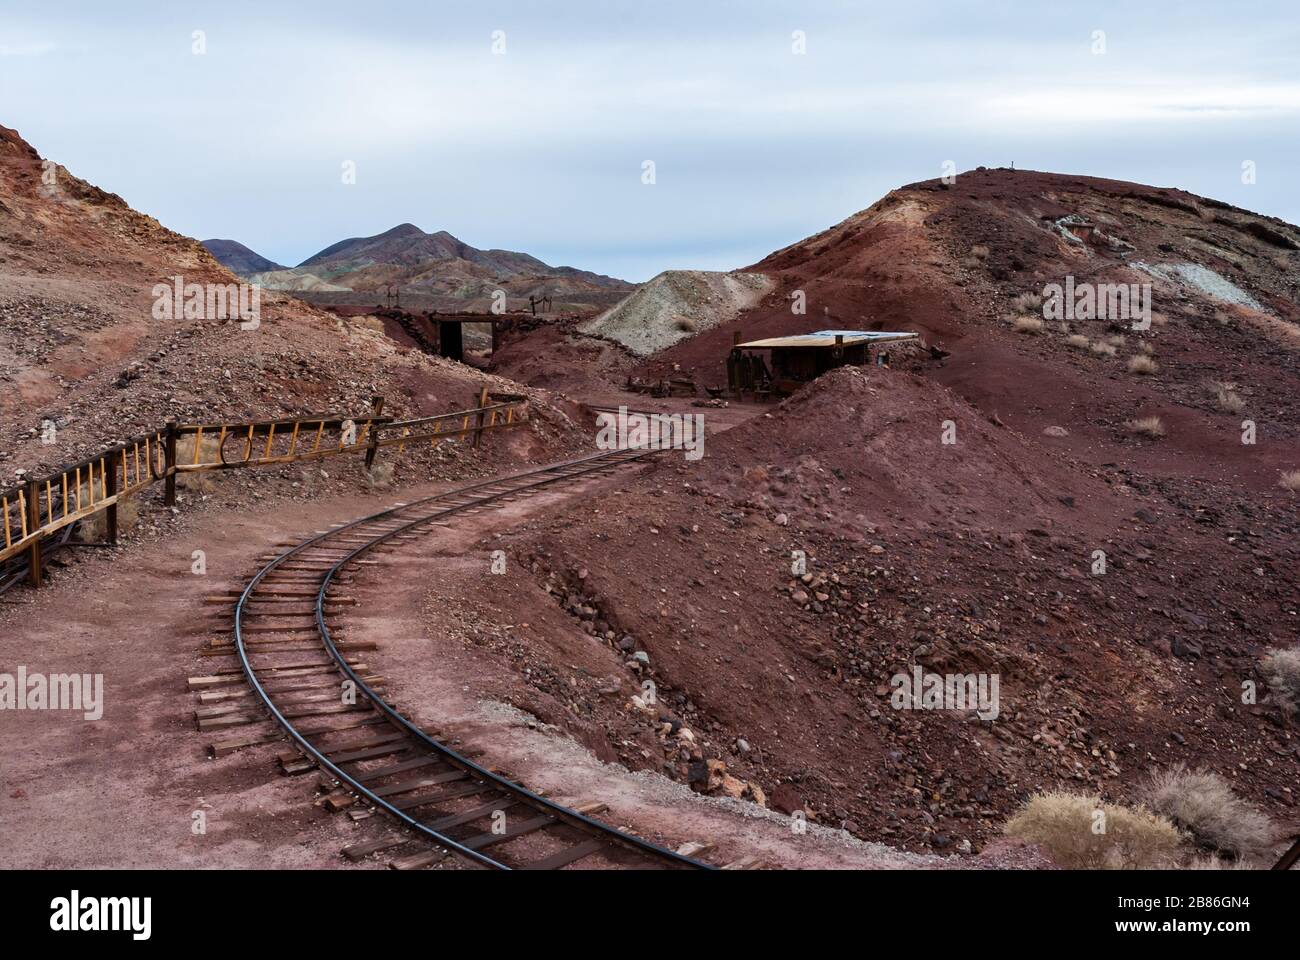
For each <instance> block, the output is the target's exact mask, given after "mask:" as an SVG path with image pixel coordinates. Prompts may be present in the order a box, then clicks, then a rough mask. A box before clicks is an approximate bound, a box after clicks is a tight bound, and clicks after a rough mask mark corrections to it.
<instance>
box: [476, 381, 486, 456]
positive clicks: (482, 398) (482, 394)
mask: <svg viewBox="0 0 1300 960" xmlns="http://www.w3.org/2000/svg"><path fill="white" fill-rule="evenodd" d="M487 401H488V388H487V384H484V385H483V389H482V390H480V391H479V395H478V405H479V414H478V424H477V426H476V428H475V430H474V448H475V449H478V445H479V442H480V441H481V440H482V439H483V408H484V407H486V406H487Z"/></svg>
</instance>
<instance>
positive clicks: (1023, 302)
mask: <svg viewBox="0 0 1300 960" xmlns="http://www.w3.org/2000/svg"><path fill="white" fill-rule="evenodd" d="M1042 305H1043V297H1042V294H1038V293H1022V294H1020V295H1019V296H1018V297H1016V298H1015V299H1014V300H1012V301H1011V309H1012V310H1014V311H1015V312H1016V313H1035V312H1037V311H1038V309H1039V308H1040V307H1042Z"/></svg>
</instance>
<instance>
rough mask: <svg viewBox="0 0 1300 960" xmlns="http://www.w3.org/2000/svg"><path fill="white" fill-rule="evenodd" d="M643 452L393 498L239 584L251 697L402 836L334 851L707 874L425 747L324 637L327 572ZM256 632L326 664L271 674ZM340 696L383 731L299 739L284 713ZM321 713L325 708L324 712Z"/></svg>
mask: <svg viewBox="0 0 1300 960" xmlns="http://www.w3.org/2000/svg"><path fill="white" fill-rule="evenodd" d="M646 455H647V453H646V452H645V451H639V450H618V451H612V452H608V453H601V454H597V455H594V456H588V457H583V458H579V459H576V460H569V461H565V462H562V463H555V464H551V465H550V466H547V467H542V468H540V469H537V470H531V471H527V472H525V473H520V474H515V475H513V476H509V477H504V478H501V479H497V480H489V481H484V482H482V483H476V484H472V485H469V486H465V487H460V488H458V489H456V490H452V491H449V492H447V493H443V494H439V495H437V496H432V497H426V498H423V499H421V500H417V501H414V502H411V503H407V504H401V505H398V506H395V507H393V508H391V509H388V510H383V511H380V512H378V513H375V514H371V515H370V516H367V517H362V518H361V519H358V520H354V521H352V522H350V523H346V524H343V525H341V526H338V527H335V528H333V529H331V530H329V531H326V532H324V533H321V534H318V535H317V536H314V537H311V538H310V539H307V540H304V541H302V542H301V543H298V544H296V545H293V546H291V547H290V548H288V549H286V550H285V551H284V552H282V553H281V554H279V555H278V556H276V557H275V558H274V559H272V560H270V562H268V563H267V564H266V565H265V566H263V567H262V568H261V569H260V570H259V571H258V572H257V574H256V575H255V576H254V577H253V578H252V580H250V581H249V582H248V584H247V586H246V587H244V589H243V592H242V594H241V595H240V596H239V599H238V601H237V602H236V605H235V611H234V642H235V652H236V653H237V655H238V657H239V661H240V663H241V664H242V666H243V671H244V674H245V676H246V678H247V680H248V683H249V684H250V686H251V687H252V690H253V693H254V694H255V695H256V697H258V698H259V699H260V700H261V703H262V704H263V705H264V706H265V708H266V709H267V710H268V711H269V712H270V714H271V716H272V717H273V718H274V719H275V720H276V722H277V723H278V724H279V725H280V726H281V727H282V728H283V729H284V731H285V732H286V733H287V734H288V735H289V737H290V738H291V739H292V740H293V741H294V743H295V744H296V746H297V747H298V749H299V750H300V751H301V752H302V753H303V754H304V755H305V757H306V758H307V760H306V761H305V762H306V763H308V764H310V763H311V762H314V763H315V764H316V765H317V766H319V768H320V769H321V770H323V771H326V772H327V774H328V776H329V777H332V778H333V779H335V780H337V781H338V783H339V784H340V785H341V786H342V788H343V789H344V790H346V791H348V792H349V793H351V794H352V796H354V797H356V798H358V799H360V800H361V801H362V802H363V803H367V804H370V805H373V806H374V807H375V808H377V809H380V810H383V811H384V812H386V813H387V814H389V815H390V816H392V817H393V818H394V819H396V820H397V821H398V822H399V823H400V824H402V825H403V826H405V827H406V828H408V833H407V835H406V836H404V837H402V838H392V839H388V840H380V841H375V842H371V843H364V844H358V845H356V846H355V847H352V848H349V850H348V851H345V853H347V854H348V855H349V856H350V857H352V858H353V859H360V858H361V857H363V856H366V855H369V854H371V853H375V852H378V851H380V850H384V849H392V848H394V847H396V846H398V845H401V844H404V843H409V842H411V840H412V839H415V840H417V841H418V840H423V841H427V844H426V847H427V849H426V850H424V851H422V852H417V853H415V854H413V855H409V856H406V857H404V858H403V859H402V861H400V862H401V864H403V865H405V866H409V867H419V866H424V865H427V864H431V863H435V862H437V861H438V860H440V859H442V857H443V856H444V853H443V852H442V851H450V852H451V853H453V854H457V855H459V856H461V857H463V858H466V859H467V860H470V861H472V862H474V863H476V864H479V865H481V866H484V867H489V868H493V869H501V870H510V869H559V868H561V867H565V866H568V865H569V864H574V863H578V862H580V861H581V862H582V863H583V865H584V866H589V865H597V864H599V865H600V866H603V867H606V868H610V867H614V868H618V867H622V868H681V869H710V867H709V866H708V865H707V864H704V863H701V862H699V861H697V860H693V859H691V858H690V857H687V856H683V855H681V854H678V853H674V852H673V851H671V850H668V849H665V848H663V847H659V846H656V845H655V844H653V843H649V842H647V841H645V840H642V839H640V838H638V837H635V836H631V835H629V834H625V833H622V832H620V831H619V830H616V829H614V828H613V827H611V826H609V825H607V824H605V823H602V822H600V821H599V820H596V819H593V817H592V816H591V814H594V813H595V812H598V811H599V810H601V809H603V807H601V806H600V805H588V806H586V807H583V808H579V809H571V808H568V807H564V806H561V805H559V804H557V803H554V802H552V801H551V800H548V799H546V798H545V797H542V796H540V795H538V794H536V793H533V792H532V791H530V790H528V789H526V788H524V787H522V786H520V785H519V784H516V783H513V782H511V781H510V780H509V779H507V778H506V777H504V776H502V775H500V774H499V773H497V772H495V771H493V770H490V769H488V768H487V767H484V766H481V765H479V764H477V763H475V762H474V761H473V760H471V759H470V758H469V757H468V756H466V755H464V754H462V753H458V752H456V751H455V750H453V749H452V748H451V747H449V746H447V745H446V744H444V743H441V742H439V741H438V740H436V739H434V737H431V736H430V735H429V734H427V733H425V732H424V731H423V730H421V729H420V728H419V727H417V726H416V725H415V724H414V723H412V722H411V721H409V720H407V719H406V718H405V717H404V716H403V715H402V714H401V713H399V712H398V711H397V710H396V709H394V708H393V707H392V706H391V705H390V704H388V703H387V702H386V701H385V700H384V698H383V695H382V678H377V677H374V676H373V675H371V674H369V673H368V668H366V667H364V666H362V665H359V664H357V663H356V661H355V659H353V658H350V657H349V656H348V655H347V653H346V652H345V651H344V650H341V649H340V646H339V643H337V642H336V641H335V639H334V637H333V636H332V634H331V629H330V620H331V619H332V618H333V617H334V616H335V611H337V610H338V609H339V606H338V603H339V599H338V595H337V594H334V593H332V591H333V590H335V589H337V587H338V583H339V580H340V576H341V575H342V576H347V575H348V574H349V572H351V571H352V570H354V569H357V567H358V564H359V563H360V562H362V561H363V558H364V557H365V556H366V554H367V553H369V552H371V551H372V550H374V549H375V548H376V547H379V546H381V545H384V544H391V543H392V542H393V541H395V540H397V539H399V538H401V539H407V538H409V537H410V536H411V535H413V534H416V533H419V532H421V528H424V527H426V526H427V525H430V524H433V523H436V522H438V521H444V520H446V519H449V518H451V517H454V516H456V515H458V514H462V513H467V512H470V511H476V510H481V509H485V508H491V507H496V506H500V505H502V504H504V503H507V502H509V501H511V500H515V499H518V498H520V497H524V496H528V495H530V494H533V493H537V492H539V491H542V490H545V489H548V488H551V487H554V486H558V485H562V484H566V483H573V482H576V481H579V480H585V479H588V478H591V477H593V476H595V475H597V474H599V473H601V472H603V471H607V470H611V469H614V468H617V467H619V466H621V465H623V464H626V463H629V462H631V461H634V460H637V459H640V458H641V457H644V456H646ZM369 562H370V563H374V562H375V561H373V560H371V561H369ZM313 591H314V596H312V594H313ZM294 598H304V599H294ZM306 603H310V605H311V607H312V610H311V611H310V612H307V611H304V612H286V610H285V607H286V606H291V605H295V604H297V605H300V606H301V605H305V604H306ZM306 621H310V623H308V622H306ZM260 631H266V632H268V633H278V634H279V635H280V636H288V635H290V634H295V633H314V634H315V636H316V637H317V638H318V639H319V641H320V643H321V644H322V645H323V648H324V650H325V652H326V653H328V655H329V658H330V663H329V664H328V665H326V666H323V667H318V668H311V669H310V671H308V672H300V671H298V670H285V669H283V668H280V667H277V666H276V665H275V664H273V663H271V662H270V661H271V659H272V658H273V657H274V655H275V654H274V650H275V646H276V644H275V641H266V642H263V641H256V640H254V639H253V637H255V636H257V635H258V634H259V632H260ZM345 646H346V644H345ZM297 649H301V648H300V647H299V648H297ZM322 671H324V672H322ZM372 684H373V686H372ZM376 687H378V688H379V689H376ZM340 690H348V691H351V692H353V693H354V695H355V704H354V705H352V706H350V707H347V708H346V709H348V710H350V711H352V712H357V713H365V712H367V711H368V712H372V713H373V714H374V716H373V717H367V718H365V719H362V720H361V721H360V724H361V725H371V724H373V726H371V729H372V730H373V729H385V730H386V731H391V734H390V733H388V732H385V733H382V734H379V735H378V736H373V737H370V738H369V739H367V740H366V741H365V742H364V745H359V744H358V743H356V742H354V743H352V744H344V745H333V746H331V745H327V743H326V742H325V741H326V740H328V739H330V738H329V736H328V733H329V732H331V731H328V730H320V729H318V728H313V730H312V731H310V732H308V731H307V730H306V729H305V726H306V725H305V724H301V723H295V717H300V716H303V715H304V714H307V715H310V714H316V713H320V712H322V711H321V710H320V709H319V706H320V704H321V703H322V702H323V701H324V700H327V699H336V700H337V701H341V700H342V697H341V696H340ZM312 704H316V705H317V707H316V709H313V708H312ZM304 705H306V709H303V708H304ZM330 709H332V708H330V707H329V706H328V705H327V706H326V711H329V710H330ZM350 719H353V720H355V719H356V718H350ZM352 725H353V726H356V725H358V724H356V723H354V724H352ZM333 732H337V731H333ZM429 845H432V846H429Z"/></svg>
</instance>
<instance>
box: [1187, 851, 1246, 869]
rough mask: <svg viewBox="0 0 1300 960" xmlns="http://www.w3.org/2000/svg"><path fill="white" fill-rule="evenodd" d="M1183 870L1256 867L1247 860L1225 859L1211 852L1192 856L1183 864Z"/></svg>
mask: <svg viewBox="0 0 1300 960" xmlns="http://www.w3.org/2000/svg"><path fill="white" fill-rule="evenodd" d="M1183 869H1184V870H1255V869H1257V868H1256V867H1255V865H1254V864H1253V863H1251V862H1250V861H1249V860H1225V859H1224V858H1222V857H1216V856H1214V855H1213V854H1210V855H1209V856H1197V857H1192V859H1190V860H1188V861H1187V863H1185V864H1183Z"/></svg>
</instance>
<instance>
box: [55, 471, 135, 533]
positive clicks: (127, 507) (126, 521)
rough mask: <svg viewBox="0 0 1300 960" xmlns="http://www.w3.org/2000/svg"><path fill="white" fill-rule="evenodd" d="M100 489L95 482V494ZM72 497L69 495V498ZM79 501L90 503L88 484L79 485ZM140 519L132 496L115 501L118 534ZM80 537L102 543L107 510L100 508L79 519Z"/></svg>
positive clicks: (125, 531) (106, 526) (126, 530)
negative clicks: (96, 511)
mask: <svg viewBox="0 0 1300 960" xmlns="http://www.w3.org/2000/svg"><path fill="white" fill-rule="evenodd" d="M100 493H101V489H100V486H99V484H98V483H96V484H95V496H96V497H98V496H99V495H100ZM71 499H72V498H71V497H69V500H71ZM81 502H82V503H83V504H88V503H90V486H89V485H88V484H85V483H83V484H82V485H81ZM139 519H140V508H139V506H137V505H136V502H135V500H134V499H133V498H131V497H127V498H126V499H125V500H119V501H118V503H117V532H118V534H123V533H127V532H128V531H130V530H131V529H132V528H133V527H134V526H135V525H136V523H137V522H138V521H139ZM81 539H83V540H87V541H89V542H91V543H103V542H104V541H105V540H107V539H108V511H107V510H101V511H99V512H98V513H92V514H91V515H90V516H88V517H87V518H86V519H84V520H82V521H81Z"/></svg>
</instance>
